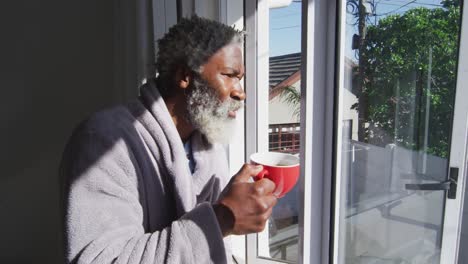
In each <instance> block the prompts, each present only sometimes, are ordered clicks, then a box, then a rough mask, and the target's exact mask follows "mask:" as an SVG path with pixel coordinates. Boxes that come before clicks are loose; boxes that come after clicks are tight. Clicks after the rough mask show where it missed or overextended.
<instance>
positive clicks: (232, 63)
mask: <svg viewBox="0 0 468 264" xmlns="http://www.w3.org/2000/svg"><path fill="white" fill-rule="evenodd" d="M211 63H213V64H216V65H218V66H219V67H236V68H239V67H241V66H243V56H242V46H241V45H240V44H238V43H233V44H228V45H226V46H224V47H222V48H221V49H219V50H218V51H217V52H216V53H215V54H213V56H211V57H210V58H209V59H208V61H207V64H211Z"/></svg>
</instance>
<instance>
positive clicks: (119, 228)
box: [61, 16, 277, 263]
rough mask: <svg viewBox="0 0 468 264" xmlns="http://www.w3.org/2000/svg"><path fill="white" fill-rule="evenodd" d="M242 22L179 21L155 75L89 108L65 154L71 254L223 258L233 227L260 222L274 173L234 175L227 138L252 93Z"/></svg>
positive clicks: (100, 259) (268, 206)
mask: <svg viewBox="0 0 468 264" xmlns="http://www.w3.org/2000/svg"><path fill="white" fill-rule="evenodd" d="M242 38H243V35H242V33H241V32H239V31H237V30H235V29H234V28H232V27H229V26H226V25H223V24H221V23H218V22H215V21H210V20H207V19H203V18H199V17H196V16H194V17H192V18H190V19H182V20H181V22H180V23H178V24H177V25H175V26H173V27H172V28H171V29H170V30H169V32H168V33H167V34H166V35H165V36H164V37H163V38H162V39H161V40H160V41H159V42H158V45H159V46H158V47H159V51H158V57H157V62H156V66H157V70H158V77H157V78H155V79H151V80H149V81H148V82H147V84H145V85H144V86H143V87H142V88H141V90H140V94H141V95H140V97H139V98H138V99H137V100H135V101H133V102H130V103H129V104H127V105H123V106H118V107H115V108H112V109H109V110H104V111H101V112H99V113H96V114H94V115H92V116H91V117H90V118H88V119H87V120H86V121H84V122H83V123H81V124H80V125H79V126H78V127H77V129H76V130H75V131H74V133H73V135H72V137H71V139H70V141H69V143H68V145H67V147H66V149H65V152H64V156H63V160H62V166H61V175H62V176H63V178H64V179H65V185H64V186H65V189H64V191H65V198H64V202H65V203H64V204H65V236H66V243H67V244H66V250H67V252H66V258H67V262H69V263H227V262H230V260H231V256H230V253H229V252H230V251H229V248H228V246H225V243H223V241H224V240H226V239H225V238H226V237H227V236H229V235H230V234H238V235H240V234H248V233H253V232H259V231H261V230H263V229H264V227H265V224H266V221H267V219H268V217H269V216H270V214H271V212H272V207H273V206H274V205H275V204H276V202H277V198H276V196H275V194H274V193H273V191H274V189H275V186H274V183H273V182H271V181H270V180H268V179H262V180H260V181H257V182H251V181H249V179H250V178H251V177H252V176H254V175H256V174H257V173H258V172H260V170H261V169H262V168H261V166H253V165H249V164H245V165H244V166H243V167H242V168H241V169H240V171H239V172H238V173H237V174H236V175H234V176H233V177H232V178H231V177H230V175H229V174H228V163H227V159H226V151H225V149H224V147H223V146H224V144H226V143H228V142H229V139H230V138H231V134H232V131H233V130H234V129H233V126H234V125H235V119H236V114H237V111H238V110H239V109H240V108H241V107H242V106H243V100H244V99H245V93H244V91H243V89H242V86H241V79H242V78H243V76H244V65H243V60H242Z"/></svg>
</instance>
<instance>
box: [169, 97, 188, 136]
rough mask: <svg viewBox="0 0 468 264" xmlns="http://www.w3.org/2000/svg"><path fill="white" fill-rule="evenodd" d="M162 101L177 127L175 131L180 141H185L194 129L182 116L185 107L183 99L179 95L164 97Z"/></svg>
mask: <svg viewBox="0 0 468 264" xmlns="http://www.w3.org/2000/svg"><path fill="white" fill-rule="evenodd" d="M164 102H165V103H166V107H167V109H168V110H169V114H170V115H171V118H172V122H174V125H175V127H176V128H177V132H179V136H180V138H181V139H182V142H184V143H185V142H186V141H187V140H188V139H189V138H190V135H191V134H192V133H193V131H194V130H195V129H194V128H193V126H192V125H191V124H190V123H189V122H188V121H187V119H186V118H185V116H184V115H185V112H184V111H185V109H186V106H185V99H184V98H182V97H181V96H174V97H170V98H164Z"/></svg>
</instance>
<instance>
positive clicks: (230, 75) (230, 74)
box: [223, 73, 240, 79]
mask: <svg viewBox="0 0 468 264" xmlns="http://www.w3.org/2000/svg"><path fill="white" fill-rule="evenodd" d="M223 75H225V76H227V77H229V78H239V76H237V74H235V73H223ZM239 79H240V78H239Z"/></svg>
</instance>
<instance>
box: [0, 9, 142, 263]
mask: <svg viewBox="0 0 468 264" xmlns="http://www.w3.org/2000/svg"><path fill="white" fill-rule="evenodd" d="M120 2H121V1H114V0H103V1H91V0H84V1H58V0H56V1H53V0H44V1H32V0H31V1H4V2H2V4H0V28H1V30H0V32H2V41H1V43H0V57H1V60H0V87H1V90H0V116H1V120H2V122H1V125H0V126H1V127H0V131H1V132H0V133H1V136H0V146H1V148H0V149H1V152H0V164H1V169H2V171H1V178H0V179H1V181H0V210H1V217H0V234H1V242H0V248H1V252H0V263H62V259H61V258H62V248H63V241H62V237H61V212H60V210H59V189H58V186H59V181H58V166H59V161H60V158H61V155H62V151H63V149H64V145H65V142H66V140H67V139H68V137H69V136H70V134H71V131H72V129H73V127H74V126H76V125H77V124H78V122H79V120H82V119H84V118H85V117H86V116H87V115H89V114H90V113H92V112H94V111H96V110H97V109H101V108H104V107H107V106H109V105H112V104H116V103H119V102H122V101H124V100H125V99H126V98H125V97H129V93H126V92H125V91H123V89H122V84H119V83H116V80H118V78H120V77H119V76H117V77H116V75H118V70H116V66H115V65H116V56H115V54H116V45H117V44H116V43H115V37H116V34H121V32H118V31H119V28H117V27H118V23H115V21H116V19H117V18H116V5H118V3H120ZM126 67H131V65H130V66H128V65H126ZM135 83H136V82H135ZM119 87H120V88H119ZM133 88H134V89H135V93H136V88H135V87H133Z"/></svg>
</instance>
